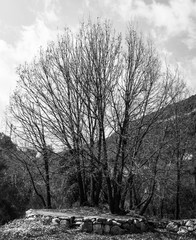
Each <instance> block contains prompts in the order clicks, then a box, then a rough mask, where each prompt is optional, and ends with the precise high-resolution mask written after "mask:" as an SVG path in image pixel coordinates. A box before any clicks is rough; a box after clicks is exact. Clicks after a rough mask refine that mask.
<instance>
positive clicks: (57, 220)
mask: <svg viewBox="0 0 196 240" xmlns="http://www.w3.org/2000/svg"><path fill="white" fill-rule="evenodd" d="M59 224H60V219H59V218H53V219H52V225H59Z"/></svg>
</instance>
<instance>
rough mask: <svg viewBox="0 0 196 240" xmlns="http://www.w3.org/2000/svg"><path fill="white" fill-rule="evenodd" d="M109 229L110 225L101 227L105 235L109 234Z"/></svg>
mask: <svg viewBox="0 0 196 240" xmlns="http://www.w3.org/2000/svg"><path fill="white" fill-rule="evenodd" d="M110 228H111V226H110V225H108V224H105V225H104V227H103V232H104V233H105V234H109V233H110Z"/></svg>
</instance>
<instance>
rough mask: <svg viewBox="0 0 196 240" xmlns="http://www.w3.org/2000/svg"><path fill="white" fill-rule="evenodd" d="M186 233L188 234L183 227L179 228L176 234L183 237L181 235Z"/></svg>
mask: <svg viewBox="0 0 196 240" xmlns="http://www.w3.org/2000/svg"><path fill="white" fill-rule="evenodd" d="M186 233H188V230H187V228H186V227H184V226H181V227H179V230H178V232H177V234H179V235H183V234H186Z"/></svg>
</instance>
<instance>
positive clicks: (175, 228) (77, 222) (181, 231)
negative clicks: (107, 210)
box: [26, 209, 196, 236]
mask: <svg viewBox="0 0 196 240" xmlns="http://www.w3.org/2000/svg"><path fill="white" fill-rule="evenodd" d="M64 215H65V216H55V214H54V213H52V214H51V215H49V214H48V215H44V214H43V215H42V214H38V213H36V211H34V210H32V209H30V210H28V211H26V219H27V220H29V221H31V220H32V221H33V220H36V219H37V218H39V219H40V220H41V221H42V223H43V224H44V225H53V226H59V227H61V229H62V230H67V229H71V228H75V229H77V230H78V231H81V232H86V233H96V234H100V235H102V234H105V235H107V234H110V235H122V234H133V233H144V232H147V231H154V230H155V229H156V230H157V229H159V230H163V229H164V230H166V231H169V232H173V233H176V234H178V235H185V234H193V235H195V236H196V219H191V220H181V221H166V222H164V223H162V224H159V223H158V224H157V222H156V223H155V222H153V221H150V220H147V219H146V218H144V217H142V216H137V217H135V216H133V217H128V218H126V219H119V218H102V217H98V216H92V217H91V216H88V217H81V216H70V215H69V216H67V215H66V214H64Z"/></svg>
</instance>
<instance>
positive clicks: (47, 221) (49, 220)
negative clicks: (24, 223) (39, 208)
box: [41, 216, 51, 225]
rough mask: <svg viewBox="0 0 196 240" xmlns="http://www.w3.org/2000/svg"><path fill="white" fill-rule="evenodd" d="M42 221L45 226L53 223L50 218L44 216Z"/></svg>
mask: <svg viewBox="0 0 196 240" xmlns="http://www.w3.org/2000/svg"><path fill="white" fill-rule="evenodd" d="M41 220H42V223H43V224H44V225H49V224H50V223H51V218H50V217H49V216H46V217H45V216H43V217H42V219H41Z"/></svg>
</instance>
